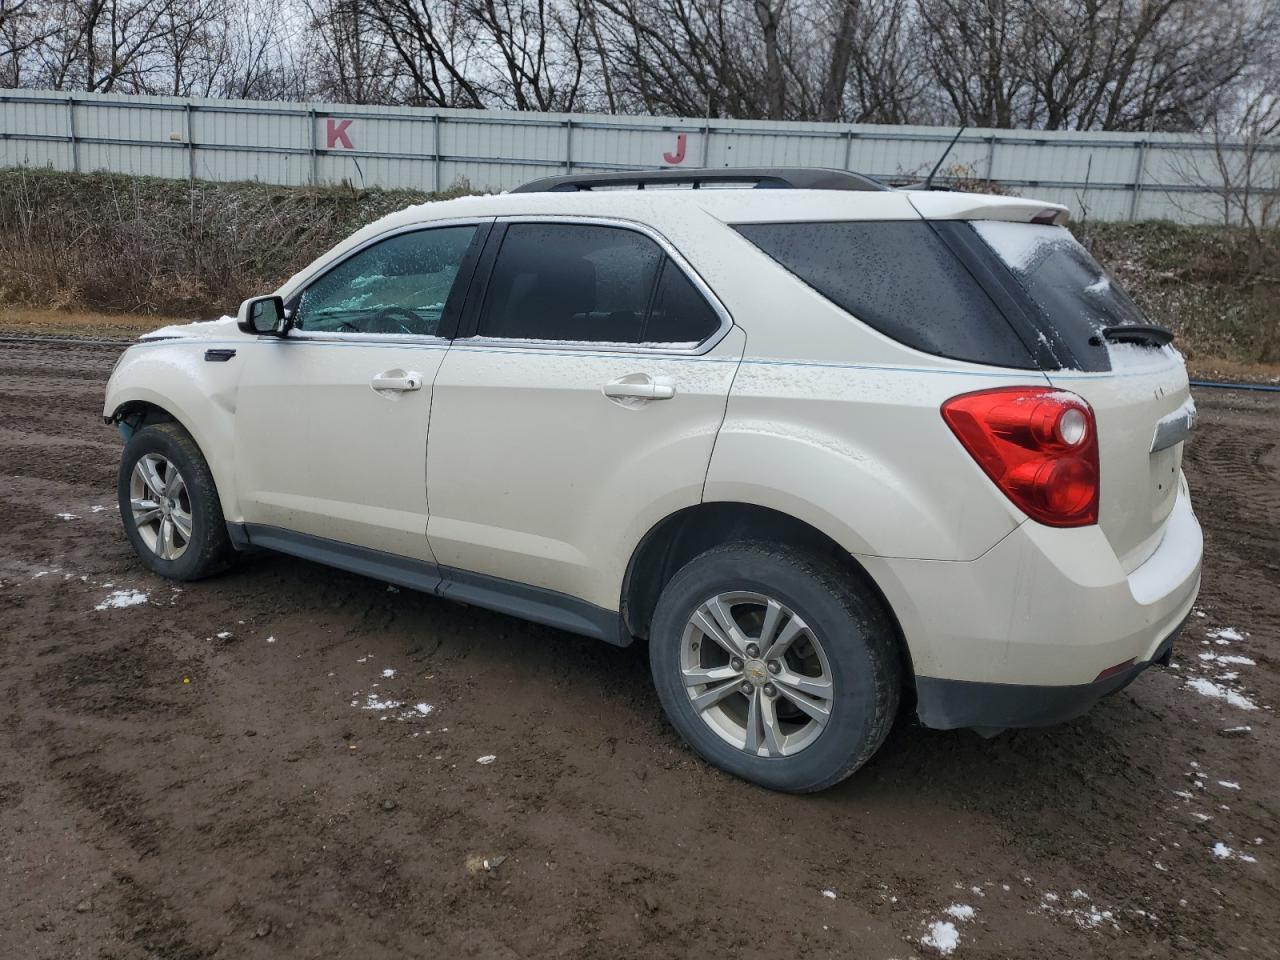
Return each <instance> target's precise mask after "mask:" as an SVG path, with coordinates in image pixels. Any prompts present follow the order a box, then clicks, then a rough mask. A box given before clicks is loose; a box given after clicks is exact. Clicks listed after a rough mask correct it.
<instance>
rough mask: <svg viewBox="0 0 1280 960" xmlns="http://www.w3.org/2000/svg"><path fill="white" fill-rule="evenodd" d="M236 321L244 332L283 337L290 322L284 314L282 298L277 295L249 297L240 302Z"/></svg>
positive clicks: (287, 330)
mask: <svg viewBox="0 0 1280 960" xmlns="http://www.w3.org/2000/svg"><path fill="white" fill-rule="evenodd" d="M236 323H237V325H238V326H239V327H240V329H241V330H243V331H244V332H245V333H250V334H254V335H255V336H256V335H262V334H270V335H271V336H276V337H283V336H284V335H285V334H286V333H288V332H289V327H290V326H291V324H290V323H289V321H288V320H287V319H286V318H285V315H284V300H283V299H281V298H280V297H277V296H270V297H250V298H249V299H248V300H246V301H245V302H244V303H242V304H240V312H239V313H238V314H237V315H236Z"/></svg>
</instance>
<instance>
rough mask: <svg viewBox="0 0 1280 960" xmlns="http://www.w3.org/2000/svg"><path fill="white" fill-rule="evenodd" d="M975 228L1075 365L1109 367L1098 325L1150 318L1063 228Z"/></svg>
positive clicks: (993, 224) (993, 223)
mask: <svg viewBox="0 0 1280 960" xmlns="http://www.w3.org/2000/svg"><path fill="white" fill-rule="evenodd" d="M973 229H974V231H975V232H976V233H977V234H978V236H979V237H981V238H982V240H983V241H984V242H985V243H986V245H987V246H988V247H990V248H991V251H992V252H993V253H994V254H995V255H996V257H998V258H999V259H1000V260H1001V262H1003V263H1004V265H1005V266H1006V267H1008V268H1009V272H1010V273H1012V274H1013V276H1014V278H1015V279H1016V280H1017V281H1018V284H1019V285H1020V286H1021V287H1022V289H1023V290H1025V291H1026V293H1027V296H1028V297H1029V298H1030V299H1031V301H1032V303H1033V304H1034V306H1035V308H1036V310H1037V311H1038V313H1039V315H1040V316H1039V322H1040V323H1042V324H1044V325H1046V326H1047V328H1048V329H1047V332H1048V333H1049V334H1051V335H1052V336H1054V337H1057V338H1061V340H1062V341H1063V342H1065V343H1066V345H1067V347H1068V348H1069V349H1070V351H1071V356H1072V363H1073V365H1075V366H1079V367H1081V368H1082V369H1085V370H1106V369H1109V367H1110V364H1109V363H1108V362H1107V360H1106V357H1107V351H1106V347H1105V346H1104V345H1103V344H1102V342H1101V338H1100V337H1099V334H1100V332H1101V331H1102V328H1103V327H1112V326H1123V325H1124V324H1130V323H1147V322H1148V321H1147V319H1146V317H1145V316H1144V315H1143V313H1142V311H1141V310H1140V309H1139V308H1138V305H1137V304H1136V303H1134V302H1133V300H1131V299H1130V298H1129V295H1128V294H1127V293H1125V291H1124V289H1123V288H1122V287H1121V286H1120V284H1119V283H1117V282H1116V281H1115V279H1113V278H1112V277H1111V276H1110V275H1108V273H1107V271H1106V270H1104V269H1103V268H1102V267H1101V266H1099V265H1098V262H1097V261H1096V260H1094V259H1093V257H1092V256H1091V255H1090V254H1089V251H1088V250H1086V249H1085V248H1084V247H1082V246H1081V245H1080V243H1079V241H1077V240H1076V238H1075V237H1073V236H1072V235H1071V231H1070V230H1068V229H1067V228H1066V227H1055V226H1050V225H1047V224H1037V223H1005V222H1003V221H997V220H978V221H974V223H973Z"/></svg>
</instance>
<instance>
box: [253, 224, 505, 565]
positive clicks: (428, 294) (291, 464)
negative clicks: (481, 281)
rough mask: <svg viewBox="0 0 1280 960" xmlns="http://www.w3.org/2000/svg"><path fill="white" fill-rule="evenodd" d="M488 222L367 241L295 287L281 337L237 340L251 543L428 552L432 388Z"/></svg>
mask: <svg viewBox="0 0 1280 960" xmlns="http://www.w3.org/2000/svg"><path fill="white" fill-rule="evenodd" d="M487 227H488V225H487V224H485V223H481V224H476V223H454V224H448V225H442V226H434V227H431V228H429V229H415V230H412V231H405V232H400V233H397V234H395V235H393V236H390V237H386V238H383V239H381V240H379V241H377V242H375V243H373V244H370V245H367V246H365V247H363V248H362V249H360V250H358V251H357V252H355V253H353V254H352V255H351V256H350V257H349V258H347V259H345V260H343V261H342V262H341V263H339V264H337V265H336V266H334V267H333V268H331V269H329V270H328V271H326V272H325V273H324V274H322V275H321V276H318V277H316V278H315V279H314V280H312V281H311V282H310V283H308V285H307V286H306V287H305V288H304V289H303V291H302V292H301V293H300V294H299V295H298V297H296V298H295V300H294V301H293V302H292V303H291V304H290V306H291V308H292V310H293V313H292V315H293V318H294V322H295V327H294V329H293V330H291V331H290V332H289V335H288V336H287V337H284V338H275V337H262V338H260V339H259V341H258V342H257V343H254V344H253V345H252V349H250V350H248V351H246V365H245V370H244V373H243V375H242V377H241V380H240V386H239V391H238V396H237V405H236V431H235V433H236V435H235V445H236V474H237V486H238V488H239V491H240V499H241V504H242V508H243V512H244V518H245V521H246V522H247V523H249V524H252V525H254V526H253V527H251V528H250V535H251V538H252V539H254V541H255V542H260V543H263V544H265V545H269V546H276V547H278V548H281V549H285V548H287V547H288V545H289V544H293V545H294V546H295V547H296V545H297V542H298V541H297V540H296V538H290V535H292V534H304V535H307V536H310V537H320V538H324V539H326V540H331V541H337V542H340V543H344V544H355V545H357V546H362V547H367V548H370V549H373V550H377V551H379V552H381V553H392V554H397V555H399V556H403V557H410V558H413V559H419V560H427V561H430V560H431V554H430V549H429V548H428V546H427V538H426V533H427V477H426V473H427V464H426V457H427V451H426V446H427V426H428V422H429V419H430V414H431V387H432V382H433V381H434V380H435V377H436V373H437V371H438V370H439V367H440V363H441V361H442V360H443V359H444V356H445V352H446V350H447V349H448V346H449V339H450V334H451V331H452V328H453V326H454V325H455V324H456V319H457V315H458V312H459V310H460V308H461V305H462V296H463V294H464V293H465V287H466V283H467V281H468V280H469V278H470V272H471V270H472V269H473V267H474V263H475V258H476V255H477V253H478V248H479V246H480V244H481V243H482V238H483V234H484V232H485V231H486V230H487ZM255 528H256V529H255ZM282 531H283V532H282ZM282 537H283V538H285V539H284V540H281V538H282Z"/></svg>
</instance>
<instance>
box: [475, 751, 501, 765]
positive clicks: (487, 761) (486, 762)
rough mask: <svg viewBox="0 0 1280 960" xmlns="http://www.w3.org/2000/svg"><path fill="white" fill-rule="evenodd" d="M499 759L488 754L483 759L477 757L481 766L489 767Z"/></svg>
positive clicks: (477, 761)
mask: <svg viewBox="0 0 1280 960" xmlns="http://www.w3.org/2000/svg"><path fill="white" fill-rule="evenodd" d="M497 759H498V758H497V756H496V755H495V754H492V753H486V754H485V755H484V756H483V757H476V763H480V764H484V765H485V766H488V765H489V764H491V763H493V761H495V760H497Z"/></svg>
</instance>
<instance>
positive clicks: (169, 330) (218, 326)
mask: <svg viewBox="0 0 1280 960" xmlns="http://www.w3.org/2000/svg"><path fill="white" fill-rule="evenodd" d="M239 330H240V328H239V327H237V326H236V318H235V317H219V318H218V319H217V320H199V321H197V322H195V323H175V324H171V325H170V326H167V327H161V328H160V329H159V330H152V331H151V332H150V333H144V334H143V335H142V336H140V337H139V338H138V339H139V340H144V341H145V340H172V339H174V338H179V339H197V340H220V339H222V338H223V337H226V336H228V335H230V334H235V333H238V332H239Z"/></svg>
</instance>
